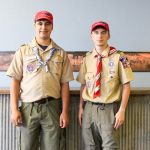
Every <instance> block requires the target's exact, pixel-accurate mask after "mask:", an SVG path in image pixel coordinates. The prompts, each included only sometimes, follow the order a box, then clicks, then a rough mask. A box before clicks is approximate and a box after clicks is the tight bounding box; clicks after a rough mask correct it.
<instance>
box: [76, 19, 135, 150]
mask: <svg viewBox="0 0 150 150" xmlns="http://www.w3.org/2000/svg"><path fill="white" fill-rule="evenodd" d="M90 31H91V39H92V41H93V44H94V47H93V49H91V50H90V51H89V52H87V53H86V56H85V58H84V59H83V61H82V63H81V66H80V71H79V74H78V76H77V81H78V82H80V83H81V88H80V93H81V96H80V103H79V115H78V117H79V123H80V125H81V126H82V138H83V141H84V150H96V149H97V150H101V149H103V150H104V149H105V150H106V149H107V150H117V149H119V139H118V136H116V135H118V132H119V130H118V129H119V128H120V127H121V126H122V124H123V123H124V120H125V110H126V107H127V103H128V99H129V95H130V81H132V80H133V73H132V70H131V67H130V65H129V62H128V60H127V58H126V56H125V54H124V53H123V52H120V51H117V50H116V49H115V48H114V47H112V46H110V45H109V44H108V40H109V39H110V30H109V25H108V24H107V23H106V22H103V21H97V22H95V23H93V24H92V26H91V29H90ZM84 101H86V102H84ZM119 101H120V106H119Z"/></svg>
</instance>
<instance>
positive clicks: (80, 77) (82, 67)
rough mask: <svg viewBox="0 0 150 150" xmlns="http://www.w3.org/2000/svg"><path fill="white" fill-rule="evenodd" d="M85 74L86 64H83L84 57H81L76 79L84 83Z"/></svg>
mask: <svg viewBox="0 0 150 150" xmlns="http://www.w3.org/2000/svg"><path fill="white" fill-rule="evenodd" d="M85 74H86V65H85V58H84V59H83V62H82V63H81V65H80V70H79V73H78V76H77V79H76V80H77V81H78V82H80V83H81V84H85V83H86V81H85Z"/></svg>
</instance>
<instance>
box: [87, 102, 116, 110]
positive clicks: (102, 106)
mask: <svg viewBox="0 0 150 150" xmlns="http://www.w3.org/2000/svg"><path fill="white" fill-rule="evenodd" d="M88 102H90V101H88ZM90 103H92V105H97V106H98V107H99V108H100V109H101V110H104V108H105V106H108V105H112V104H116V103H118V101H115V102H112V103H97V102H90Z"/></svg>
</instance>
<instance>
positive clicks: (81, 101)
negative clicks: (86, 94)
mask: <svg viewBox="0 0 150 150" xmlns="http://www.w3.org/2000/svg"><path fill="white" fill-rule="evenodd" d="M84 87H85V84H82V85H81V88H80V104H79V107H80V108H83V106H84V100H83V98H82V92H83V89H84Z"/></svg>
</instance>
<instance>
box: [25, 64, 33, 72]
mask: <svg viewBox="0 0 150 150" xmlns="http://www.w3.org/2000/svg"><path fill="white" fill-rule="evenodd" d="M34 69H35V66H34V65H33V64H28V65H27V71H28V72H33V71H34Z"/></svg>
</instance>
